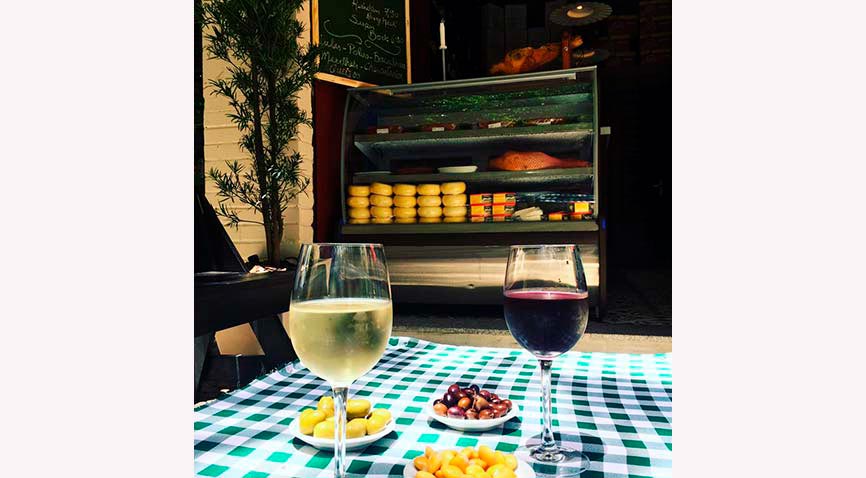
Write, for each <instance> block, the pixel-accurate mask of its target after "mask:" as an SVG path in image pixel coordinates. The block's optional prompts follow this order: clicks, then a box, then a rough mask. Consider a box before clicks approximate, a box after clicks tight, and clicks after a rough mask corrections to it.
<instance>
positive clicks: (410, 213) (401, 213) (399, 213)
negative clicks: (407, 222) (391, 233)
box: [394, 207, 416, 217]
mask: <svg viewBox="0 0 866 478" xmlns="http://www.w3.org/2000/svg"><path fill="white" fill-rule="evenodd" d="M415 214H416V211H415V208H414V207H395V208H394V217H415Z"/></svg>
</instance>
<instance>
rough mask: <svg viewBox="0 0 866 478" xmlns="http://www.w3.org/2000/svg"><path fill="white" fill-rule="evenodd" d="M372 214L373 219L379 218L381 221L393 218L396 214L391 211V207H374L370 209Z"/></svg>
mask: <svg viewBox="0 0 866 478" xmlns="http://www.w3.org/2000/svg"><path fill="white" fill-rule="evenodd" d="M370 213H371V214H373V217H374V218H375V217H378V218H380V219H385V218H391V217H392V216H393V215H394V214H393V213H392V211H391V208H390V207H377V206H373V207H371V208H370Z"/></svg>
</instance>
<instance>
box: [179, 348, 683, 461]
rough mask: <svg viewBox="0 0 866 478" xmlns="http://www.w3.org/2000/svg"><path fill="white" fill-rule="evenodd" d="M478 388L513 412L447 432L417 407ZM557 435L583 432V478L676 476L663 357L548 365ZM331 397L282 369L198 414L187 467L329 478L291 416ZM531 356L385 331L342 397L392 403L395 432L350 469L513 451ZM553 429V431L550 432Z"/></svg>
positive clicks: (525, 411) (534, 384)
mask: <svg viewBox="0 0 866 478" xmlns="http://www.w3.org/2000/svg"><path fill="white" fill-rule="evenodd" d="M454 382H458V383H461V384H468V383H470V382H471V383H476V384H478V385H479V386H480V387H482V388H487V389H491V390H494V391H495V392H496V393H497V394H499V395H505V396H507V397H508V398H509V399H511V400H512V401H513V402H515V403H517V404H519V405H520V407H521V409H522V412H521V416H520V417H519V419H512V420H511V421H509V422H507V423H506V424H505V425H504V426H503V427H502V428H499V429H494V430H491V431H488V432H482V433H465V432H459V431H457V430H452V429H450V428H446V427H445V426H444V425H441V424H440V423H439V422H435V421H433V420H430V419H429V418H428V417H427V414H426V412H425V410H423V407H424V405H425V404H426V403H427V401H428V400H430V399H431V397H433V396H434V395H441V394H442V393H443V392H444V391H445V389H446V388H447V387H448V386H449V385H450V384H452V383H454ZM553 384H554V395H553V417H554V430H556V431H557V432H558V433H561V434H563V435H568V436H571V437H574V436H579V437H580V441H581V443H582V447H583V452H584V453H585V454H586V455H587V456H588V457H589V458H590V460H591V461H592V464H591V466H590V468H589V470H587V471H586V472H584V473H583V474H582V475H581V476H582V477H586V478H598V477H604V478H626V477H628V478H638V477H669V476H672V470H671V459H672V449H673V447H672V441H671V428H672V426H671V420H672V418H671V415H672V413H671V405H672V400H671V397H672V377H671V355H669V354H656V355H637V354H610V353H575V352H570V353H567V354H564V355H563V356H561V357H559V358H557V359H556V360H555V361H554V366H553ZM326 393H330V388H329V387H328V385H327V383H326V382H325V381H323V380H321V379H319V378H317V377H315V376H314V375H312V374H311V373H310V372H309V371H308V370H307V369H305V368H303V366H302V365H300V364H298V363H294V364H290V365H289V366H287V367H285V368H284V369H281V370H278V371H275V372H273V373H271V374H269V375H266V376H264V377H262V378H260V379H257V380H255V381H253V382H252V383H250V384H249V385H247V386H246V387H243V388H241V389H238V390H235V391H234V392H232V393H230V394H228V395H225V396H223V397H221V398H219V399H217V400H215V401H213V402H210V403H208V404H205V405H203V406H201V407H199V408H197V409H196V410H195V412H194V413H195V440H194V441H195V445H194V448H195V473H196V475H197V476H219V477H221V478H241V477H243V478H260V477H273V478H276V477H301V478H306V477H330V476H333V475H332V473H333V471H332V461H333V453H332V452H330V451H320V450H317V449H315V448H313V447H311V446H309V445H306V444H304V443H302V442H301V441H300V440H295V439H294V438H293V437H292V436H291V435H290V434H289V431H288V426H289V423H291V421H292V420H293V419H295V417H296V416H297V414H298V412H299V411H300V410H301V409H303V408H305V407H315V406H316V402H317V401H318V399H319V397H321V396H322V395H324V394H326ZM540 394H541V387H540V384H539V376H538V363H537V361H536V359H535V358H534V357H532V356H531V355H530V354H529V353H528V352H525V351H523V350H513V349H497V348H485V347H455V346H448V345H439V344H434V343H430V342H425V341H422V340H418V339H414V338H407V337H392V338H391V340H390V342H389V346H388V349H387V350H386V352H385V355H384V356H383V358H382V360H380V361H379V363H378V364H377V365H376V367H375V368H374V369H373V370H372V371H370V372H369V373H367V374H366V375H365V376H364V377H362V378H361V379H359V380H358V381H357V382H355V383H354V384H353V385H352V387H351V388H350V390H349V396H350V397H363V398H367V399H368V400H370V401H371V402H372V403H373V406H374V407H381V408H388V409H390V410H391V412H392V415H393V417H394V419H396V427H395V431H394V432H392V433H391V434H389V435H388V436H386V437H385V438H382V439H381V440H379V441H377V442H375V443H373V444H372V445H370V446H368V447H367V448H366V449H363V450H360V451H354V452H348V457H347V462H348V471H349V473H352V474H355V475H357V476H383V477H384V476H389V477H401V476H402V475H403V467H404V466H405V465H406V463H407V462H409V461H410V460H411V459H412V458H414V457H415V456H417V455H419V454H422V453H423V450H424V447H425V446H427V445H430V446H432V447H433V448H434V449H437V450H439V449H444V448H457V447H461V448H462V447H465V446H478V445H483V444H486V445H488V446H490V447H491V448H494V449H496V450H502V451H504V452H511V451H513V450H514V449H515V448H517V446H518V445H522V444H523V443H525V442H526V440H527V439H528V438H530V437H534V436H537V435H539V434H540V433H541V403H540ZM558 437H559V436H557V438H558Z"/></svg>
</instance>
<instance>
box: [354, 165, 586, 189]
mask: <svg viewBox="0 0 866 478" xmlns="http://www.w3.org/2000/svg"><path fill="white" fill-rule="evenodd" d="M592 175H593V168H569V169H539V170H534V171H477V172H474V173H428V174H356V175H355V177H354V178H353V180H352V182H353V183H354V184H370V183H373V182H377V183H388V184H393V183H439V182H449V181H464V182H466V183H468V184H471V185H478V186H482V185H486V184H490V185H501V186H507V185H523V184H536V183H543V184H545V185H548V186H560V185H571V184H574V183H575V182H577V181H585V180H589V179H592Z"/></svg>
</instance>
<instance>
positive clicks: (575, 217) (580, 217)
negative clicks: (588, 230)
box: [569, 212, 588, 221]
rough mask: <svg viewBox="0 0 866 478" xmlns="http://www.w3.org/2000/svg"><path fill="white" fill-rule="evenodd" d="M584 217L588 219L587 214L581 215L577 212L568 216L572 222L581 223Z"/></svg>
mask: <svg viewBox="0 0 866 478" xmlns="http://www.w3.org/2000/svg"><path fill="white" fill-rule="evenodd" d="M585 217H588V214H581V213H579V212H573V213H571V214H569V218H570V219H571V220H572V221H582V220H583V218H585Z"/></svg>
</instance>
